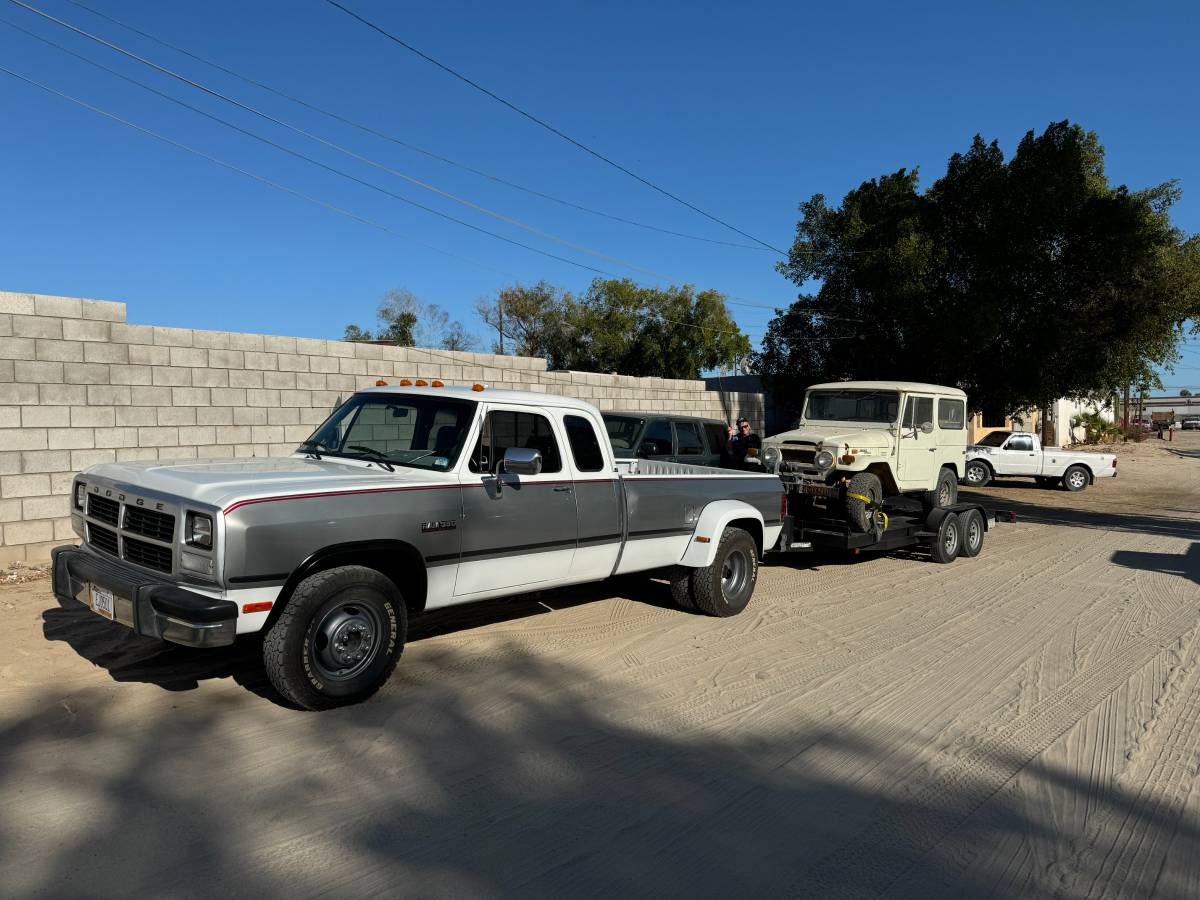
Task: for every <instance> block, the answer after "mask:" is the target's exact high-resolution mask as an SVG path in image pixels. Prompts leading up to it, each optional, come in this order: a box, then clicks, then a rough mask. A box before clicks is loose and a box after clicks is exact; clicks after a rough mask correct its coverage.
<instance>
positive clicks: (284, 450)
mask: <svg viewBox="0 0 1200 900" xmlns="http://www.w3.org/2000/svg"><path fill="white" fill-rule="evenodd" d="M295 451H296V445H295V444H293V443H290V442H287V441H285V442H284V443H282V444H268V445H267V453H268V454H270V455H271V456H290V455H291V454H292V453H294V452H295Z"/></svg>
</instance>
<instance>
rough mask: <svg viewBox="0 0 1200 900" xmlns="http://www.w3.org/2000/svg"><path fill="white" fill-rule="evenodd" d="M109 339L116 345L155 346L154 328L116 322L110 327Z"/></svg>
mask: <svg viewBox="0 0 1200 900" xmlns="http://www.w3.org/2000/svg"><path fill="white" fill-rule="evenodd" d="M108 339H109V340H110V341H112V342H113V343H114V344H153V343H154V326H152V325H125V324H122V323H119V322H114V323H112V325H110V326H109V329H108Z"/></svg>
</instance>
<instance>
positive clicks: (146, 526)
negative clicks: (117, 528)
mask: <svg viewBox="0 0 1200 900" xmlns="http://www.w3.org/2000/svg"><path fill="white" fill-rule="evenodd" d="M114 524H115V522H114ZM125 530H126V531H132V532H134V533H135V534H141V535H145V536H146V537H148V538H154V540H156V541H167V542H170V541H171V539H172V538H173V537H175V517H174V516H169V515H167V514H166V513H160V512H155V511H154V510H152V509H142V508H141V507H138V506H126V507H125Z"/></svg>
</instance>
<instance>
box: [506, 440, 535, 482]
mask: <svg viewBox="0 0 1200 900" xmlns="http://www.w3.org/2000/svg"><path fill="white" fill-rule="evenodd" d="M504 471H505V472H507V473H508V474H510V475H540V474H542V453H541V451H540V450H534V449H532V448H530V447H509V448H508V449H507V450H505V451H504Z"/></svg>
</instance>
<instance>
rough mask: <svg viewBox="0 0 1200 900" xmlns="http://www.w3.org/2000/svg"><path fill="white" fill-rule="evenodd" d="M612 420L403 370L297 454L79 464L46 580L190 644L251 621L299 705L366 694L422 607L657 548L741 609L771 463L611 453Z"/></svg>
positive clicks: (733, 609) (764, 530)
mask: <svg viewBox="0 0 1200 900" xmlns="http://www.w3.org/2000/svg"><path fill="white" fill-rule="evenodd" d="M605 435H606V432H605V427H604V420H603V419H602V418H601V416H600V412H599V410H597V409H596V408H595V407H593V406H591V405H590V404H587V403H584V402H582V401H579V400H574V399H571V398H566V397H555V396H548V395H546V394H536V393H523V392H516V391H502V390H492V389H489V388H485V387H484V386H483V385H475V386H473V387H470V388H452V387H443V386H442V384H441V382H437V381H434V382H433V383H432V384H430V385H425V383H424V382H422V381H417V383H416V384H415V385H413V386H406V385H405V382H401V386H391V387H388V386H385V387H377V388H372V389H368V390H364V391H360V392H358V393H356V394H354V395H353V396H351V397H350V398H349V399H348V400H347V401H346V402H345V403H344V404H343V405H342V406H340V407H339V408H338V409H337V410H336V411H335V412H334V413H333V414H332V415H331V416H330V417H329V418H328V419H327V420H326V421H325V423H324V424H322V425H321V426H320V427H319V428H318V429H317V430H316V431H315V432H314V433H313V435H312V437H311V438H310V439H309V440H308V441H306V442H305V443H304V444H302V445H301V446H300V447H299V448H298V449H297V450H296V452H295V453H293V454H292V455H291V456H290V457H284V458H276V459H245V460H209V461H203V460H202V461H197V460H189V461H181V462H129V463H106V464H102V465H97V466H93V467H92V468H90V469H88V470H86V471H85V472H82V473H81V474H79V475H78V476H76V478H75V481H74V485H73V492H72V514H71V521H72V525H73V527H74V530H75V532H76V534H78V535H79V537H80V539H81V541H82V543H81V545H78V546H74V545H73V546H65V547H58V548H55V550H54V574H53V577H54V592H55V594H56V595H57V596H58V597H59V598H60V599H61V600H63V601H65V602H72V603H73V602H74V601H80V602H82V603H84V604H85V605H86V606H87V607H89V608H90V609H91V610H92V611H94V612H95V613H96V614H98V615H101V616H104V617H106V618H108V619H111V620H113V622H114V623H116V624H115V625H114V627H117V626H125V627H127V628H132V629H133V630H134V631H136V632H138V633H139V634H143V635H147V636H150V637H155V638H160V639H164V640H168V641H174V642H176V643H180V644H185V645H189V646H195V647H211V646H220V645H225V644H231V643H233V641H234V639H235V637H236V636H238V635H247V634H252V633H255V632H262V633H264V635H265V638H264V641H263V656H264V662H265V665H266V669H267V673H268V675H269V676H270V679H271V681H272V683H273V684H274V685H275V687H276V688H277V689H278V690H279V692H280V693H281V694H283V695H284V697H286V698H287V699H288V700H290V701H292V702H293V703H295V704H297V705H298V706H301V707H303V708H306V709H324V708H328V707H333V706H340V705H344V704H348V703H354V702H357V701H360V700H363V699H365V698H366V697H368V696H370V695H371V694H373V693H374V692H375V691H376V690H377V689H378V688H379V686H380V685H381V684H382V683H383V682H384V681H385V680H386V679H387V678H388V676H389V675H390V674H391V672H392V670H393V669H394V668H395V666H396V663H397V662H398V660H399V658H400V653H401V650H402V649H403V646H404V641H405V635H406V632H407V627H408V621H409V619H410V618H411V617H413V616H415V615H418V614H420V613H421V612H423V611H424V610H431V609H435V608H438V607H444V606H450V605H452V604H459V603H469V602H472V601H475V600H482V599H485V598H489V597H502V596H506V595H511V594H520V593H525V592H529V591H535V590H543V589H547V588H553V587H559V586H562V585H568V584H576V583H581V582H588V581H599V580H602V579H605V578H608V577H609V576H611V575H618V574H623V573H628V572H642V571H650V570H659V571H664V573H665V574H667V575H668V577H669V578H670V580H671V585H672V593H673V595H674V597H675V599H676V601H677V602H678V603H679V604H680V605H682V606H684V607H691V608H696V609H699V610H700V611H702V612H705V613H708V614H710V615H716V616H729V615H734V614H736V613H738V612H740V611H741V610H742V609H744V608H745V606H746V604H747V603H748V602H749V600H750V596H751V594H752V593H753V591H754V586H755V582H756V580H757V576H758V561H759V559H760V558H761V556H762V554H763V552H764V551H765V550H768V549H770V548H771V547H772V546H773V545H774V544H775V543H776V541H777V540H778V538H779V535H780V532H781V531H782V528H783V510H782V501H783V499H784V498H783V488H782V485H781V483H780V481H779V479H778V478H777V477H775V476H774V475H765V474H756V473H749V472H741V471H732V470H725V469H714V468H706V467H701V466H689V465H682V464H679V463H669V462H654V461H648V460H628V461H616V460H614V458H613V455H612V450H611V448H610V447H609V442H608V441H607V440H606V439H605Z"/></svg>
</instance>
